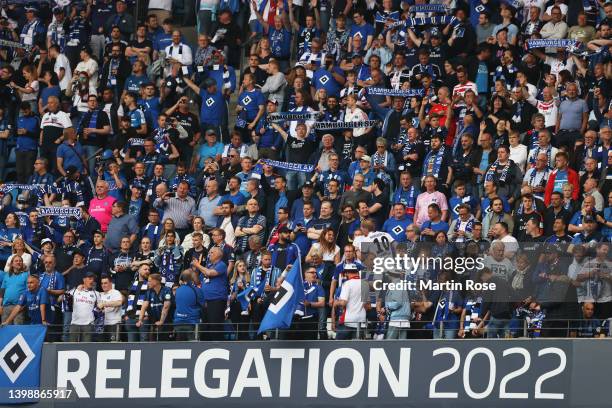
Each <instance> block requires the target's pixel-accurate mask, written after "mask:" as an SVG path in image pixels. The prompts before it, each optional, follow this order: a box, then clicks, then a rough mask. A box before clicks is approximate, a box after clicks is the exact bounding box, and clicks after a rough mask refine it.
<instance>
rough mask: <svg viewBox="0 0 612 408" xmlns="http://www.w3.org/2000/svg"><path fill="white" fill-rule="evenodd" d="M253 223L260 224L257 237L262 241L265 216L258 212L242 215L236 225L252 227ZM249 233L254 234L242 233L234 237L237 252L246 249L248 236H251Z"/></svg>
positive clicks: (264, 231) (264, 229) (264, 230)
mask: <svg viewBox="0 0 612 408" xmlns="http://www.w3.org/2000/svg"><path fill="white" fill-rule="evenodd" d="M255 225H261V226H262V229H261V231H260V232H259V233H258V234H257V236H258V237H259V239H260V242H264V235H265V233H266V217H264V216H263V215H260V214H256V215H255V216H253V217H251V216H248V215H243V216H242V217H240V219H239V220H238V227H240V228H252V227H254V226H255ZM251 235H254V234H247V235H243V236H241V237H238V238H236V250H237V251H238V252H244V251H246V250H247V248H248V243H249V238H250V237H251Z"/></svg>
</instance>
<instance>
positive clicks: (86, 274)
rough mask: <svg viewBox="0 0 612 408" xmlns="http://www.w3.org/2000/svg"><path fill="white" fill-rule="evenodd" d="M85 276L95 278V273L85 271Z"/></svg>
mask: <svg viewBox="0 0 612 408" xmlns="http://www.w3.org/2000/svg"><path fill="white" fill-rule="evenodd" d="M85 277H86V278H95V277H96V274H95V273H93V272H91V271H90V272H87V273H85Z"/></svg>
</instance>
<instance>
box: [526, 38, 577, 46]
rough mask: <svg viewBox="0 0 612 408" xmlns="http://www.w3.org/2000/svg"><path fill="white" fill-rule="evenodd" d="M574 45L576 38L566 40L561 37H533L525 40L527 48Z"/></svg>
mask: <svg viewBox="0 0 612 408" xmlns="http://www.w3.org/2000/svg"><path fill="white" fill-rule="evenodd" d="M575 45H576V40H568V39H565V38H562V39H556V38H550V39H544V38H534V39H530V40H527V48H529V49H533V48H545V47H552V48H568V47H570V46H575Z"/></svg>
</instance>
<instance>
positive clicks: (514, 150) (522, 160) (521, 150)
mask: <svg viewBox="0 0 612 408" xmlns="http://www.w3.org/2000/svg"><path fill="white" fill-rule="evenodd" d="M510 160H512V161H513V162H515V163H516V165H517V166H518V167H519V169H521V172H522V173H525V164H526V163H527V146H525V145H524V144H519V145H518V146H516V147H510Z"/></svg>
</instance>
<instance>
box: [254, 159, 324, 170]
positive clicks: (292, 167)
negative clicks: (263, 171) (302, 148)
mask: <svg viewBox="0 0 612 408" xmlns="http://www.w3.org/2000/svg"><path fill="white" fill-rule="evenodd" d="M262 163H263V164H267V165H268V166H272V167H276V168H279V169H285V170H293V171H301V172H304V173H310V172H312V171H313V170H314V166H313V165H312V164H301V163H288V162H282V161H277V160H270V159H263V160H262Z"/></svg>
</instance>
